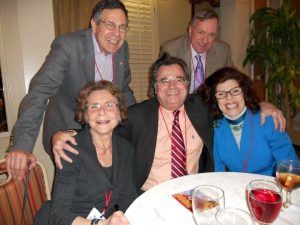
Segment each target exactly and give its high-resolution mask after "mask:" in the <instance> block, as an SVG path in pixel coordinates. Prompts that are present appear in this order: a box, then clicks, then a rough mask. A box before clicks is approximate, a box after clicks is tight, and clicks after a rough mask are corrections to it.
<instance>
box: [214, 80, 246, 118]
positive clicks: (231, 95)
mask: <svg viewBox="0 0 300 225" xmlns="http://www.w3.org/2000/svg"><path fill="white" fill-rule="evenodd" d="M224 93H226V94H225V96H226V97H225V98H218V96H222V95H224ZM216 98H217V102H218V105H219V108H220V110H221V111H222V112H223V113H224V114H226V115H228V116H230V117H235V116H237V115H239V114H240V113H241V112H242V110H243V109H244V107H245V100H244V96H243V91H242V90H241V88H240V86H239V84H238V83H237V82H236V81H235V80H233V79H230V80H226V81H225V82H223V83H220V84H218V85H217V87H216Z"/></svg>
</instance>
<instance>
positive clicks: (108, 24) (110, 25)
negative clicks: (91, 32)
mask: <svg viewBox="0 0 300 225" xmlns="http://www.w3.org/2000/svg"><path fill="white" fill-rule="evenodd" d="M99 21H100V22H101V23H104V25H105V27H106V28H107V29H109V30H115V29H117V24H115V22H112V21H104V20H99ZM118 27H119V30H120V32H122V33H126V32H127V31H128V29H129V28H128V26H127V25H125V24H121V25H119V26H118Z"/></svg>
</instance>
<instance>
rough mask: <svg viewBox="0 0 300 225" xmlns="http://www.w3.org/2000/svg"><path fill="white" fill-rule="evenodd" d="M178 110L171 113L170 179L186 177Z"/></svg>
mask: <svg viewBox="0 0 300 225" xmlns="http://www.w3.org/2000/svg"><path fill="white" fill-rule="evenodd" d="M179 112H180V111H179V110H176V111H174V112H173V115H174V121H173V125H172V135H171V142H172V147H171V150H172V151H171V177H172V178H176V177H181V176H184V175H187V170H186V151H185V146H184V141H183V137H182V132H181V129H180V126H179Z"/></svg>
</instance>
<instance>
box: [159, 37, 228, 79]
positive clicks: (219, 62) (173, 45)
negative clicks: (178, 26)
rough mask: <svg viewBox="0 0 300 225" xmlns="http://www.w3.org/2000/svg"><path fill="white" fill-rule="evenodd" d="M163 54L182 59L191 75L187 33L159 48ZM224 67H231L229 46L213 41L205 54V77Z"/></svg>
mask: <svg viewBox="0 0 300 225" xmlns="http://www.w3.org/2000/svg"><path fill="white" fill-rule="evenodd" d="M163 52H167V53H169V54H170V55H171V56H174V57H177V58H180V59H182V60H183V61H184V62H185V63H186V65H187V67H188V73H189V76H190V74H192V69H191V56H192V52H191V43H190V38H189V33H185V34H184V35H182V36H180V37H177V38H175V39H172V40H169V41H167V42H166V43H165V44H163V46H162V47H161V53H163ZM225 66H232V61H231V51H230V46H229V45H228V44H226V43H225V42H222V41H219V40H215V42H214V44H213V46H212V47H211V49H210V50H209V51H208V52H207V53H206V65H205V77H208V76H210V75H211V74H212V73H213V72H215V71H216V70H218V69H220V68H222V67H225ZM188 80H189V81H190V80H191V78H190V77H189V78H188Z"/></svg>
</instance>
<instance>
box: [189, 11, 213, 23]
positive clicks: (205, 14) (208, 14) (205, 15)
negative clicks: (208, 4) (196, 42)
mask: <svg viewBox="0 0 300 225" xmlns="http://www.w3.org/2000/svg"><path fill="white" fill-rule="evenodd" d="M209 19H217V21H218V22H219V17H218V14H217V13H216V12H215V11H213V10H211V9H205V10H199V11H196V12H195V14H194V15H193V17H192V19H191V21H190V23H189V25H190V26H191V25H194V23H195V21H196V20H200V21H205V20H209Z"/></svg>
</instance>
